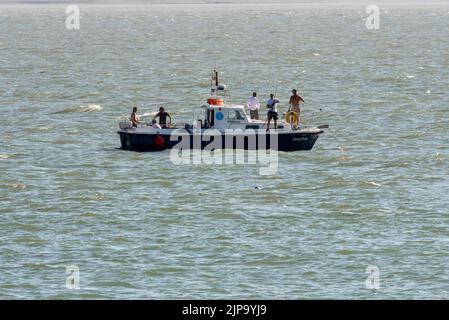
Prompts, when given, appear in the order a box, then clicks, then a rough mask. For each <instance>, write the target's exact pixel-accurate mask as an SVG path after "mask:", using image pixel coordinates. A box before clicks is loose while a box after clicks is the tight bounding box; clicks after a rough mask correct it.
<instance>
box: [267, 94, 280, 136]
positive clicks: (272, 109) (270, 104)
mask: <svg viewBox="0 0 449 320" xmlns="http://www.w3.org/2000/svg"><path fill="white" fill-rule="evenodd" d="M278 103H279V100H278V99H276V98H275V97H274V94H272V93H271V94H270V99H269V100H268V101H267V108H268V109H269V110H268V114H267V118H268V119H267V131H268V130H270V122H271V119H273V120H274V128H275V129H277V127H278V125H277V121H278Z"/></svg>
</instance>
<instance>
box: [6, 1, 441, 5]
mask: <svg viewBox="0 0 449 320" xmlns="http://www.w3.org/2000/svg"><path fill="white" fill-rule="evenodd" d="M69 4H72V5H83V6H86V5H92V6H103V5H104V6H152V5H239V6H240V5H241V6H245V5H257V6H264V5H331V6H341V5H370V4H376V5H388V6H396V5H400V6H404V5H413V6H416V5H419V6H429V5H449V2H448V1H444V0H436V1H426V2H424V3H423V2H422V1H418V0H413V1H408V0H396V1H394V0H393V1H392V0H390V1H388V0H379V1H373V0H371V1H370V0H343V1H335V0H334V1H333V0H280V1H276V0H274V1H273V0H262V1H260V0H245V1H238V0H228V1H227V0H221V1H220V0H216V1H214V0H198V1H195V0H187V1H183V0H169V1H157V0H154V1H152V0H150V1H142V0H141V1H139V0H135V1H133V0H131V1H126V2H125V1H122V0H115V1H114V0H97V1H90V0H55V1H51V0H42V1H41V0H36V1H32V0H3V1H0V6H2V5H7V6H11V5H22V6H23V5H33V6H40V5H69Z"/></svg>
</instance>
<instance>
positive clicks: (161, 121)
mask: <svg viewBox="0 0 449 320" xmlns="http://www.w3.org/2000/svg"><path fill="white" fill-rule="evenodd" d="M157 117H159V124H160V125H161V127H162V128H169V126H170V124H171V116H170V115H169V114H168V112H167V111H165V109H164V107H160V108H159V112H158V113H157V114H156V115H155V116H154V119H156V118H157ZM167 117H168V118H169V119H170V122H169V123H167Z"/></svg>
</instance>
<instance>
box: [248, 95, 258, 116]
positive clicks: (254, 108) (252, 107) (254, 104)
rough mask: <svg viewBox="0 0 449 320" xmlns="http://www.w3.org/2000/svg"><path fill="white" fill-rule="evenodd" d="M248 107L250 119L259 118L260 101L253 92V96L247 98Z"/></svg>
mask: <svg viewBox="0 0 449 320" xmlns="http://www.w3.org/2000/svg"><path fill="white" fill-rule="evenodd" d="M247 105H248V109H249V115H250V117H251V120H259V109H260V102H259V99H257V93H256V92H253V96H252V97H249V99H248V104H247Z"/></svg>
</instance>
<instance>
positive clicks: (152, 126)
mask: <svg viewBox="0 0 449 320" xmlns="http://www.w3.org/2000/svg"><path fill="white" fill-rule="evenodd" d="M150 127H151V128H153V129H162V128H161V126H160V125H159V123H157V121H156V119H153V120H151V125H150Z"/></svg>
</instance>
